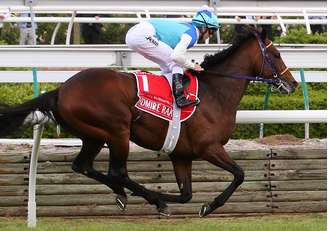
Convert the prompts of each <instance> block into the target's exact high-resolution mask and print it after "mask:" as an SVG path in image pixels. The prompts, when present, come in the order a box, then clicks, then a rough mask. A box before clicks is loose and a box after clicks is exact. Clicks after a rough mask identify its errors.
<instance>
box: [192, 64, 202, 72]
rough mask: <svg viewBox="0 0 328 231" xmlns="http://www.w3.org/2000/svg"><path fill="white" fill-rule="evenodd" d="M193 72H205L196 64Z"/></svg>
mask: <svg viewBox="0 0 328 231" xmlns="http://www.w3.org/2000/svg"><path fill="white" fill-rule="evenodd" d="M193 70H194V71H203V70H204V69H203V68H202V67H201V66H200V65H199V64H198V63H196V64H195V66H194V68H193Z"/></svg>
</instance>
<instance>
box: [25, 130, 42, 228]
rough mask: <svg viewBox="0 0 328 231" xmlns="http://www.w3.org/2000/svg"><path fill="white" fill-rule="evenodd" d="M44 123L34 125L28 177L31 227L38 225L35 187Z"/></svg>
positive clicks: (28, 222)
mask: <svg viewBox="0 0 328 231" xmlns="http://www.w3.org/2000/svg"><path fill="white" fill-rule="evenodd" d="M43 129H44V124H38V125H35V126H34V127H33V137H34V144H33V148H32V154H31V160H30V169H29V178H28V202H27V226H28V227H29V228H34V227H36V201H35V191H36V190H35V189H36V173H37V165H38V157H39V150H40V141H41V136H42V132H43Z"/></svg>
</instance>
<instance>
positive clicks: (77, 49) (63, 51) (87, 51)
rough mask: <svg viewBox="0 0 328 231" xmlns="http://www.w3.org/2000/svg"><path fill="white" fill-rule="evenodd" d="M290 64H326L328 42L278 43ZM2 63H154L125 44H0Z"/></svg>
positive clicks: (198, 50) (197, 55) (204, 50)
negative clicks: (26, 45)
mask: <svg viewBox="0 0 328 231" xmlns="http://www.w3.org/2000/svg"><path fill="white" fill-rule="evenodd" d="M227 46H228V45H227V44H222V45H219V44H207V45H197V46H196V47H194V48H191V49H190V50H188V52H187V56H188V57H187V58H189V59H194V60H195V61H197V62H201V61H202V60H203V58H204V55H205V54H213V53H215V52H217V51H219V50H221V49H223V48H226V47H227ZM276 47H277V48H278V49H279V51H280V53H281V56H282V58H283V59H284V61H285V63H286V65H287V66H288V67H290V68H300V67H303V68H326V67H327V63H326V60H327V48H326V45H313V44H305V45H297V44H280V45H278V44H276ZM0 66H2V67H66V66H69V67H110V66H112V67H113V66H119V67H140V68H146V67H154V63H153V62H151V61H149V60H147V59H145V58H144V57H142V56H141V55H139V54H137V53H135V52H133V51H131V50H130V49H129V48H128V47H127V46H125V45H99V46H96V45H93V46H87V45H86V46H82V45H79V46H77V45H70V46H37V47H22V46H0Z"/></svg>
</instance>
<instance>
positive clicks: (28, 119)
mask: <svg viewBox="0 0 328 231" xmlns="http://www.w3.org/2000/svg"><path fill="white" fill-rule="evenodd" d="M57 99H58V89H56V90H53V91H49V92H47V93H44V94H42V95H41V96H39V97H37V98H35V99H32V100H29V101H27V102H25V103H23V104H20V105H16V106H13V107H10V106H8V105H0V136H4V135H9V134H11V133H13V132H14V131H16V130H17V129H18V128H20V127H21V126H22V125H23V124H25V123H32V124H33V123H39V122H40V119H41V117H40V113H39V114H38V115H37V114H36V111H40V112H41V113H42V114H43V115H42V119H44V118H47V120H48V118H50V119H53V120H55V117H56V114H57ZM38 120H39V121H38Z"/></svg>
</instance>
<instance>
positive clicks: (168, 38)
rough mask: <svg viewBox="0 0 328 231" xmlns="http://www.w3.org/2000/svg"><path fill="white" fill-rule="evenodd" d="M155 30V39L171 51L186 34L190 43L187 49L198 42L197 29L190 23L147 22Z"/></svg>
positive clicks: (155, 20) (151, 20)
mask: <svg viewBox="0 0 328 231" xmlns="http://www.w3.org/2000/svg"><path fill="white" fill-rule="evenodd" d="M148 22H149V23H150V24H152V25H153V27H154V28H155V30H156V37H157V38H158V39H159V40H160V41H162V42H164V43H166V44H167V45H169V46H170V47H171V48H172V49H174V48H175V47H176V45H177V44H178V43H179V42H180V39H181V36H182V35H183V34H187V35H189V36H190V37H191V41H190V43H189V44H188V47H187V48H190V47H193V46H194V45H195V44H196V42H197V40H198V33H197V29H196V27H195V26H194V25H192V24H191V23H182V22H177V21H173V20H165V19H150V20H149V21H148Z"/></svg>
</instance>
